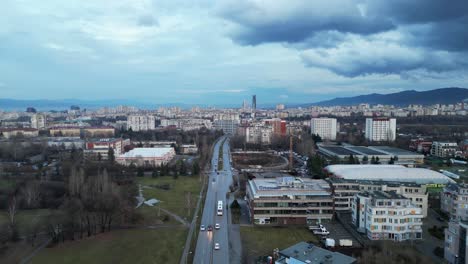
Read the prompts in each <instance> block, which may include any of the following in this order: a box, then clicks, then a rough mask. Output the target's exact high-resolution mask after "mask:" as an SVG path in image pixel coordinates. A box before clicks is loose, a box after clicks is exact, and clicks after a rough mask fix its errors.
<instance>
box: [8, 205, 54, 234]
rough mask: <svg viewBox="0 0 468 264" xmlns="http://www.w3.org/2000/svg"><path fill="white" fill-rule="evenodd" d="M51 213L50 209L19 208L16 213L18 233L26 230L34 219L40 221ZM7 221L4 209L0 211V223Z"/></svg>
mask: <svg viewBox="0 0 468 264" xmlns="http://www.w3.org/2000/svg"><path fill="white" fill-rule="evenodd" d="M51 213H52V210H50V209H30V210H19V211H18V213H17V214H16V222H17V223H18V228H19V232H20V235H22V234H24V233H25V232H27V231H28V228H29V227H30V226H31V225H32V224H33V223H35V222H36V221H37V222H39V223H41V221H43V219H44V218H46V217H48V216H49V215H50V214H51ZM5 223H8V216H7V214H6V211H2V212H0V225H1V224H5Z"/></svg>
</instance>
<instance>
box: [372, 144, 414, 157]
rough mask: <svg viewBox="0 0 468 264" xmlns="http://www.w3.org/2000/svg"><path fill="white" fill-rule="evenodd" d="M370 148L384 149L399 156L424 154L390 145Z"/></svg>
mask: <svg viewBox="0 0 468 264" xmlns="http://www.w3.org/2000/svg"><path fill="white" fill-rule="evenodd" d="M369 148H370V149H374V150H377V151H383V152H386V153H389V154H392V155H395V156H399V155H422V154H419V153H415V152H411V151H409V150H405V149H400V148H395V147H389V146H370V147H369Z"/></svg>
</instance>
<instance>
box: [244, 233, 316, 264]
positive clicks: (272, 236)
mask: <svg viewBox="0 0 468 264" xmlns="http://www.w3.org/2000/svg"><path fill="white" fill-rule="evenodd" d="M240 232H241V239H242V251H243V254H244V256H245V257H247V259H248V260H250V261H252V260H254V259H257V258H258V257H260V256H265V255H272V254H273V249H275V248H279V249H280V250H282V249H285V248H287V247H290V246H292V245H294V244H296V243H298V242H301V241H305V242H308V241H312V243H315V244H318V242H319V241H318V239H317V237H316V236H314V235H313V234H312V232H310V231H309V230H307V228H305V227H258V226H255V227H248V226H241V228H240Z"/></svg>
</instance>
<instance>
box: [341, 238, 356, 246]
mask: <svg viewBox="0 0 468 264" xmlns="http://www.w3.org/2000/svg"><path fill="white" fill-rule="evenodd" d="M338 243H339V245H340V247H352V246H353V241H352V240H351V239H340V240H339V241H338Z"/></svg>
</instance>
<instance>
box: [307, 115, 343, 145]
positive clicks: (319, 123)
mask: <svg viewBox="0 0 468 264" xmlns="http://www.w3.org/2000/svg"><path fill="white" fill-rule="evenodd" d="M310 132H311V133H312V134H314V135H319V136H320V137H321V138H322V139H326V140H336V132H337V125H336V119H335V118H312V119H311V120H310Z"/></svg>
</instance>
